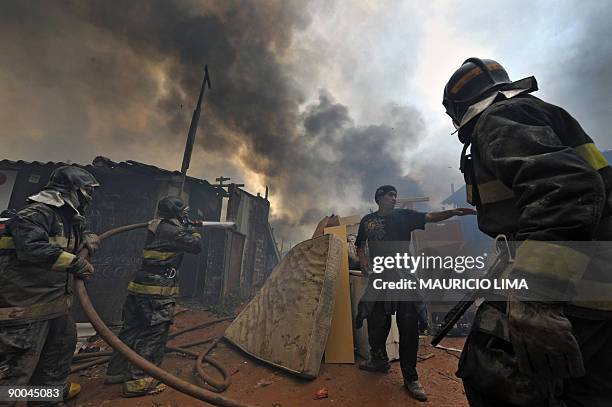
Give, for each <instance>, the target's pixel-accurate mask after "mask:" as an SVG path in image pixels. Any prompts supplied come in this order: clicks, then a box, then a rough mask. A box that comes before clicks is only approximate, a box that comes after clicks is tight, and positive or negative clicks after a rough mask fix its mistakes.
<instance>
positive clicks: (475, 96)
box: [442, 58, 511, 127]
mask: <svg viewBox="0 0 612 407" xmlns="http://www.w3.org/2000/svg"><path fill="white" fill-rule="evenodd" d="M509 83H511V81H510V78H509V77H508V73H507V72H506V70H505V69H504V67H503V66H501V65H500V64H499V63H497V62H496V61H493V60H492V59H480V58H468V59H466V60H465V61H464V62H463V64H462V65H461V67H460V68H459V69H457V70H456V71H455V73H454V74H453V76H451V78H450V79H449V81H448V83H447V84H446V87H445V88H444V99H443V100H442V104H443V105H444V107H445V108H446V113H447V114H448V115H449V116H450V117H451V118H452V119H453V122H454V123H455V126H457V127H458V126H459V125H461V124H462V123H461V120H462V119H463V115H464V114H465V112H466V111H467V109H468V107H470V106H471V105H472V104H474V103H476V102H478V101H479V100H481V99H483V96H485V95H486V94H488V93H490V92H491V91H492V90H494V89H497V88H499V87H501V86H503V85H506V84H509Z"/></svg>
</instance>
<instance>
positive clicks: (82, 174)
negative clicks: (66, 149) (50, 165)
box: [45, 165, 100, 193]
mask: <svg viewBox="0 0 612 407" xmlns="http://www.w3.org/2000/svg"><path fill="white" fill-rule="evenodd" d="M99 186H100V184H99V183H98V181H97V180H96V178H95V177H94V176H93V175H91V173H90V172H89V171H86V170H84V169H82V168H79V167H76V166H73V165H66V166H64V167H59V168H56V169H55V170H54V171H53V172H52V173H51V177H50V178H49V182H48V183H47V185H46V186H45V188H50V189H55V190H58V191H60V192H63V193H69V192H73V191H79V190H82V189H90V188H93V187H99Z"/></svg>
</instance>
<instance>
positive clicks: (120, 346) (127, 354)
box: [75, 223, 249, 407]
mask: <svg viewBox="0 0 612 407" xmlns="http://www.w3.org/2000/svg"><path fill="white" fill-rule="evenodd" d="M147 225H148V224H147V223H136V224H133V225H127V226H121V227H118V228H115V229H111V230H108V231H106V232H104V233H102V234H101V235H100V236H99V237H100V241H104V240H105V239H108V238H109V237H111V236H114V235H117V234H119V233H123V232H127V231H130V230H134V229H140V228H145V227H147ZM87 255H88V251H87V249H83V250H82V251H81V252H80V253H79V256H82V257H86V256H87ZM75 287H76V293H77V297H78V298H79V300H80V301H81V306H82V308H83V312H84V313H85V315H86V316H87V318H88V319H89V321H90V322H91V325H92V326H93V327H94V329H95V330H96V332H98V334H99V335H100V336H101V337H102V339H104V341H105V342H106V343H107V344H108V345H110V346H111V347H112V348H113V349H114V350H116V351H117V352H119V353H120V354H121V355H122V356H123V357H124V358H126V359H127V360H128V362H130V363H132V364H134V365H136V366H138V367H139V368H141V369H142V370H143V371H145V372H146V373H147V374H149V375H150V376H152V377H154V378H155V379H157V380H159V381H161V382H162V383H164V384H166V385H168V386H170V387H172V388H173V389H175V390H178V391H179V392H181V393H185V394H187V395H189V396H191V397H194V398H196V399H198V400H202V401H205V402H207V403H210V404H213V405H217V406H227V407H248V406H249V405H248V404H244V403H241V402H239V401H235V400H231V399H228V398H226V397H223V396H221V395H219V394H215V393H213V392H211V391H209V390H206V389H205V388H203V387H200V386H196V385H194V384H192V383H189V382H187V381H185V380H183V379H181V378H179V377H177V376H174V375H173V374H171V373H169V372H167V371H165V370H163V369H161V368H160V367H158V366H156V365H155V364H153V363H151V362H149V361H148V360H146V359H144V358H143V357H142V356H140V355H139V354H138V353H136V352H134V351H133V350H132V349H131V348H130V347H129V346H127V345H126V344H125V343H123V342H122V341H121V340H120V339H119V338H117V336H115V334H114V333H113V332H112V331H111V330H110V329H109V328H108V327H107V326H106V324H105V323H104V321H102V318H100V316H99V315H98V313H97V312H96V310H95V308H94V306H93V304H92V303H91V300H90V298H89V296H88V295H87V289H86V288H85V283H84V282H83V280H80V279H76V280H75ZM192 329H195V328H192ZM214 344H216V342H213V344H212V345H211V346H208V347H207V349H206V350H205V351H204V352H202V353H201V354H196V353H195V352H191V351H187V350H185V349H182V348H177V351H179V352H181V353H186V352H190V353H191V355H192V356H193V355H194V354H195V355H197V358H198V359H197V361H198V363H196V368H197V369H198V372H199V373H201V372H200V370H201V365H200V363H201V362H202V361H203V360H206V361H207V362H209V363H211V362H210V360H211V359H210V358H208V359H207V356H206V354H207V353H208V352H209V351H210V350H211V349H212V347H213V346H214ZM194 346H195V345H194ZM173 350H174V349H173ZM98 360H99V359H98ZM212 360H213V361H214V359H212ZM94 362H96V361H93V362H90V363H92V364H95V363H94ZM98 363H100V362H98ZM214 363H215V366H217V367H219V366H218V365H220V364H219V363H218V362H216V361H214ZM211 364H212V363H211ZM221 371H222V373H224V377H225V381H224V383H223V384H226V386H225V388H226V387H227V385H229V382H228V381H227V380H228V377H229V375H227V371H225V370H224V369H223V370H221ZM210 384H211V385H213V386H214V384H219V383H217V382H214V383H213V382H210ZM223 384H221V387H223ZM214 387H216V386H214Z"/></svg>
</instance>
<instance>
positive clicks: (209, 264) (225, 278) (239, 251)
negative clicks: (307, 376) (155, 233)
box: [0, 157, 280, 325]
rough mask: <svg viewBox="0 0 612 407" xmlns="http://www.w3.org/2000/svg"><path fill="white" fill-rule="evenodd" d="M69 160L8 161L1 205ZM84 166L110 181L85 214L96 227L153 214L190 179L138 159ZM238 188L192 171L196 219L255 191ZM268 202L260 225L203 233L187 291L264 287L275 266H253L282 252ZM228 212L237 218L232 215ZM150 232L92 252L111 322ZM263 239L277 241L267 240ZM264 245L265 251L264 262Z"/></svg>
mask: <svg viewBox="0 0 612 407" xmlns="http://www.w3.org/2000/svg"><path fill="white" fill-rule="evenodd" d="M63 165H69V163H62V162H38V161H33V162H26V161H11V160H6V159H5V160H2V161H0V210H3V209H5V208H14V209H20V208H21V207H23V206H24V205H25V204H26V200H27V197H28V196H30V195H33V194H34V193H36V192H38V191H39V190H40V189H41V188H42V187H43V186H44V185H45V184H46V183H47V181H48V180H49V176H50V175H51V172H52V171H53V170H54V169H55V168H57V167H60V166H63ZM79 166H80V167H82V168H84V169H86V170H88V171H90V172H91V173H92V174H94V176H95V177H96V178H97V179H98V181H99V182H100V184H101V185H102V186H101V187H100V188H99V190H97V191H96V193H95V196H94V201H93V203H92V205H91V206H90V207H89V208H88V210H87V212H86V214H85V215H86V217H87V219H88V222H89V228H90V229H91V230H93V231H95V232H96V233H101V232H104V231H106V230H109V229H112V228H116V227H118V226H123V225H129V224H134V223H141V222H146V221H148V220H150V219H152V218H153V217H154V216H155V210H156V206H157V202H158V201H159V199H161V198H162V197H163V196H166V195H178V193H179V188H180V183H181V181H182V175H181V173H180V172H179V171H170V170H165V169H162V168H158V167H155V166H152V165H147V164H144V163H140V162H136V161H131V160H128V161H125V162H114V161H112V160H110V159H109V158H106V157H96V158H95V159H94V160H93V162H92V163H91V164H88V165H79ZM234 189H235V190H236V191H237V192H235V193H233V194H230V193H228V191H226V190H225V189H224V187H223V186H220V185H212V184H210V183H209V182H208V181H206V180H203V179H198V178H194V177H189V176H188V177H187V178H186V180H185V187H184V194H183V196H184V197H185V198H186V199H187V201H188V202H189V207H190V216H191V217H192V218H193V219H201V220H206V221H220V220H221V216H222V213H221V212H222V207H223V199H224V198H230V202H231V200H232V198H231V197H232V195H238V196H242V194H248V193H246V191H243V190H241V189H240V188H238V187H234ZM248 196H251V195H250V194H248ZM256 198H257V200H256V204H257V205H259V206H258V207H261V208H268V209H269V202H268V201H267V197H266V198H263V197H256ZM230 206H231V207H234V206H235V204H234V203H228V207H230ZM268 209H266V210H259V211H257V212H255V213H254V214H253V217H252V221H251V223H254V224H256V225H257V226H256V227H249V226H248V225H247V226H246V227H243V230H244V231H246V232H247V233H243V232H241V229H240V228H239V229H237V230H222V229H207V230H206V232H205V233H203V250H202V252H201V253H200V254H198V255H186V256H185V260H184V262H183V266H182V268H181V273H180V277H179V278H180V280H179V281H180V296H181V297H182V298H191V299H195V300H196V301H199V302H201V303H202V304H205V305H210V304H214V303H216V302H219V301H221V300H222V298H223V297H224V296H226V295H229V294H230V293H233V292H237V293H241V294H243V295H249V296H250V295H253V294H254V293H255V291H256V288H252V287H251V285H252V284H256V287H260V286H261V284H262V283H261V282H260V279H261V278H263V279H265V278H266V277H267V275H268V274H269V272H268V273H266V272H265V271H264V272H261V273H259V272H257V273H256V274H255V275H256V276H257V277H256V278H255V280H253V278H252V276H253V272H252V270H262V267H263V270H268V269H270V270H271V268H272V267H274V265H276V263H278V261H279V260H280V259H279V256H278V255H277V250H276V246H275V244H274V238H273V236H272V235H271V229H270V227H269V224H268V213H269V210H268ZM228 219H230V220H231V216H228ZM145 236H146V233H145V232H144V230H135V231H131V232H127V233H124V234H122V235H118V236H116V237H113V238H111V239H109V240H108V241H106V242H104V244H103V245H102V248H101V249H100V251H99V252H98V253H96V255H95V256H94V257H93V259H92V263H93V265H94V267H95V269H96V274H95V276H94V278H93V279H92V280H91V281H89V282H88V283H87V289H88V291H89V293H90V297H91V298H92V301H93V303H94V306H95V307H96V309H97V310H98V312H99V313H100V315H101V317H102V318H103V319H104V321H105V322H106V323H107V324H109V325H115V324H119V323H120V322H121V308H122V304H123V300H124V298H125V296H126V293H127V284H128V282H129V281H130V280H131V278H132V276H133V274H134V272H135V271H136V269H137V268H138V266H139V264H140V256H141V253H142V248H143V246H144V240H145ZM247 237H250V241H252V242H254V246H253V248H250V246H248V245H247V246H246V248H247V249H246V250H243V249H244V247H245V241H247ZM256 242H270V243H264V244H263V245H262V244H258V243H256ZM270 244H271V245H274V248H271V247H270ZM251 253H260V255H259V256H258V255H253V254H251ZM261 253H263V258H265V260H264V261H263V263H262V261H261V258H262V255H261ZM243 254H246V255H248V257H247V256H243ZM253 261H258V262H259V263H258V265H257V266H255V265H253V264H251V263H252V262H253ZM262 264H263V266H262ZM247 285H248V286H247ZM74 313H75V318H76V319H77V321H85V317H84V315H83V314H82V312H81V309H80V305H79V304H75V309H74Z"/></svg>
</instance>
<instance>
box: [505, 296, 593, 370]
mask: <svg viewBox="0 0 612 407" xmlns="http://www.w3.org/2000/svg"><path fill="white" fill-rule="evenodd" d="M508 318H509V322H510V341H511V342H512V346H513V348H514V352H515V354H516V358H517V361H518V365H519V370H520V371H521V372H522V373H523V374H525V375H527V376H531V377H539V378H543V379H544V378H548V379H564V378H569V377H581V376H584V375H585V370H584V363H583V360H582V353H581V352H580V347H579V346H578V341H577V340H576V338H575V337H574V334H573V333H572V324H571V323H570V321H569V320H568V319H567V318H566V317H565V315H564V314H563V304H561V303H543V302H535V301H517V300H516V298H512V297H511V300H510V301H509V302H508Z"/></svg>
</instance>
